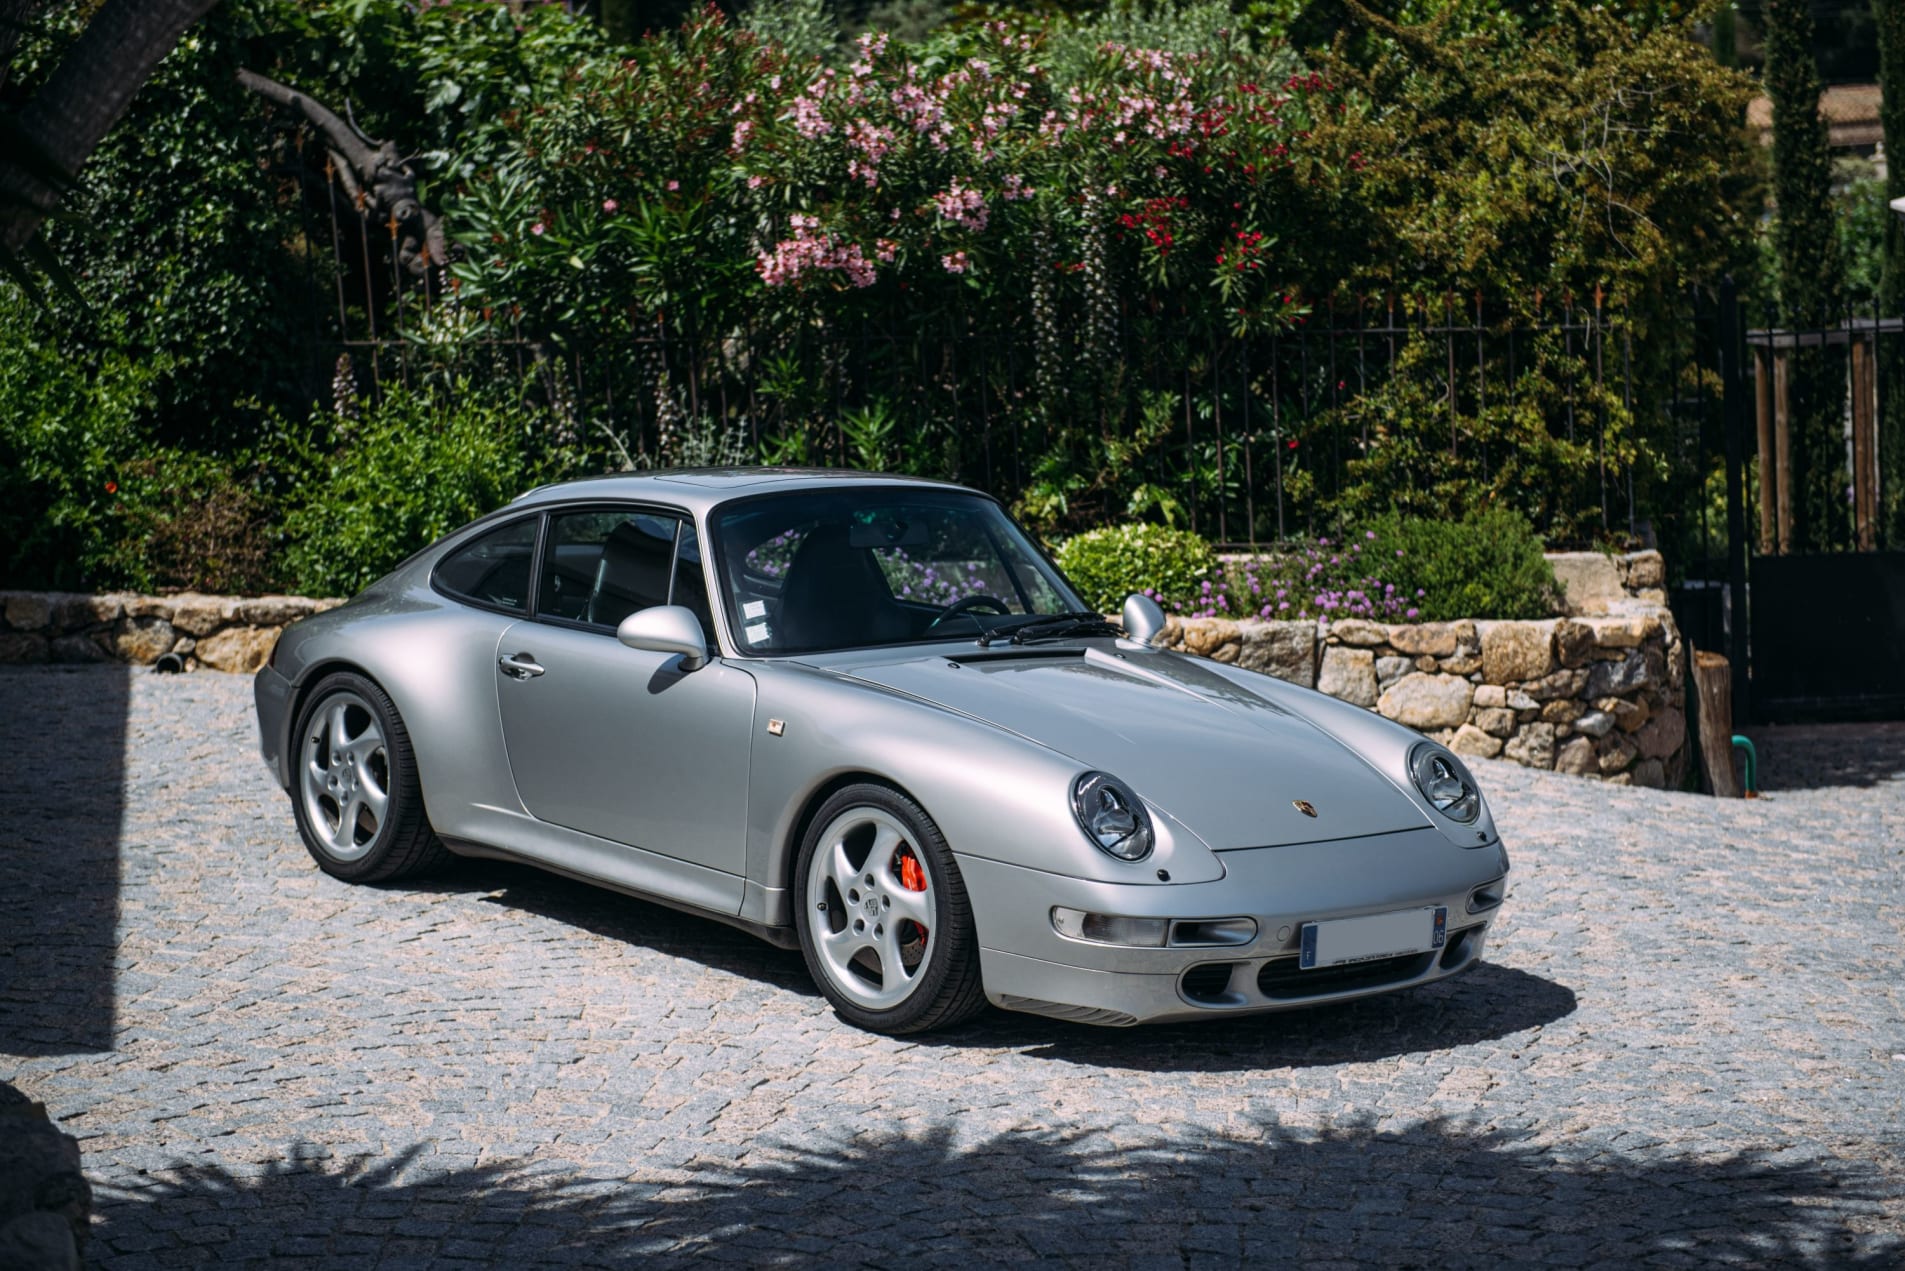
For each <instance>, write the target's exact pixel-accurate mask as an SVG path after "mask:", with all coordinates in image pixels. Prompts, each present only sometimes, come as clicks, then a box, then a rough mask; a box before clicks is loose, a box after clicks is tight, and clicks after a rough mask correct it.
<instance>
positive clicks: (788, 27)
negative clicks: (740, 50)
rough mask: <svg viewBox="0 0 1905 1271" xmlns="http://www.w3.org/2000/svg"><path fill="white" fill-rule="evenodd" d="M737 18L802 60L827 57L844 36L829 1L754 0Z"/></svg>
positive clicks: (768, 42) (766, 40) (738, 21)
mask: <svg viewBox="0 0 1905 1271" xmlns="http://www.w3.org/2000/svg"><path fill="white" fill-rule="evenodd" d="M736 21H737V23H738V25H739V26H740V27H741V29H742V30H744V31H751V32H752V33H754V34H755V35H756V36H758V37H760V39H761V41H762V43H765V44H774V45H778V46H779V47H780V48H783V49H785V50H786V51H787V55H788V56H789V57H792V58H796V59H800V60H805V59H807V58H822V57H826V56H827V55H828V54H830V53H832V52H833V51H834V49H835V48H836V47H838V46H839V44H840V39H841V35H840V23H839V21H838V20H837V19H836V18H835V17H834V14H833V10H832V8H831V7H830V6H829V5H828V4H827V0H753V3H752V4H749V5H748V6H747V8H745V9H743V10H742V11H741V15H740V17H739V18H738V19H736Z"/></svg>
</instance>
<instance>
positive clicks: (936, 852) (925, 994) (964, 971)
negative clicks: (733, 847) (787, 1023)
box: [794, 782, 986, 1035]
mask: <svg viewBox="0 0 1905 1271" xmlns="http://www.w3.org/2000/svg"><path fill="white" fill-rule="evenodd" d="M867 809H872V810H875V811H877V812H879V813H884V814H885V815H886V816H887V817H890V818H891V819H892V820H893V821H896V822H898V824H899V826H900V828H901V829H902V830H903V831H904V835H905V843H906V844H907V845H910V846H912V847H913V848H915V849H917V851H918V852H919V854H920V855H921V856H922V857H923V858H924V864H925V865H926V868H927V877H928V878H929V879H930V885H929V886H928V888H927V896H926V900H927V902H928V903H929V905H930V910H931V913H932V915H933V921H934V924H935V928H934V929H935V931H936V933H937V934H936V938H935V939H932V940H930V941H925V950H924V953H923V955H922V959H921V960H922V965H919V966H917V968H916V969H915V971H914V975H913V978H914V980H915V981H916V983H914V985H913V987H912V989H911V991H910V993H909V995H908V996H907V997H906V998H905V1000H904V1001H901V1002H900V1003H898V1004H897V1005H895V1006H893V1007H890V1008H886V1009H871V1008H869V1007H867V1006H865V1005H863V1004H861V1003H858V1002H855V1001H853V1000H852V999H851V998H850V997H848V996H847V995H846V994H845V993H843V992H842V991H841V990H840V989H839V988H838V987H837V986H836V985H835V984H834V982H833V980H832V979H831V977H830V973H829V971H828V968H827V966H826V965H825V964H824V963H823V962H822V960H821V955H820V953H819V951H818V949H817V947H816V940H817V938H818V934H819V933H818V932H817V930H816V928H815V920H816V919H817V918H821V917H822V916H823V915H826V914H827V912H828V911H827V910H824V909H821V908H820V907H819V902H820V901H821V899H822V898H821V897H819V896H816V895H812V894H810V892H811V890H812V883H811V882H810V876H811V875H812V873H813V864H814V857H815V854H816V853H817V852H819V851H820V850H821V840H822V836H823V835H824V834H825V833H826V831H827V829H828V827H829V826H831V825H832V824H834V822H836V821H837V820H838V819H839V818H841V817H842V816H844V815H846V814H848V813H853V812H856V811H862V810H867ZM794 893H795V895H794V906H795V918H794V926H795V929H796V931H797V932H798V933H799V936H800V951H801V955H802V956H803V957H804V958H805V959H806V961H807V971H808V973H809V974H810V975H812V976H813V979H814V983H815V984H817V985H818V986H819V987H820V991H821V992H822V993H824V994H825V995H826V997H827V1000H828V1002H830V1003H831V1004H832V1006H833V1008H834V1011H835V1013H836V1014H838V1015H839V1016H840V1018H841V1019H844V1020H845V1021H847V1022H848V1023H849V1024H853V1025H855V1026H856V1027H859V1028H864V1029H867V1030H868V1031H870V1032H876V1033H889V1034H895V1035H899V1034H906V1033H923V1032H926V1031H927V1030H929V1029H935V1028H946V1027H949V1026H951V1025H954V1024H957V1023H959V1022H960V1021H962V1020H966V1019H969V1018H971V1017H972V1016H973V1015H975V1014H977V1013H978V1012H980V1011H981V1010H983V1009H985V1005H986V997H985V987H984V985H983V984H982V983H981V980H980V974H979V938H978V935H977V933H976V932H975V930H974V929H973V922H972V904H971V901H970V900H969V899H968V897H967V895H966V886H965V882H964V880H963V879H961V878H960V876H959V867H958V865H957V864H955V863H954V861H953V854H952V849H951V848H949V847H948V846H947V845H946V839H945V837H944V836H943V835H942V834H940V832H939V827H938V826H936V825H934V824H933V820H932V818H931V817H929V816H927V815H926V813H925V811H924V810H923V809H921V808H920V806H919V805H918V804H917V803H915V802H913V800H911V799H910V798H908V797H907V796H906V795H904V794H901V793H900V792H899V791H897V790H894V789H892V788H891V787H888V786H883V785H875V784H872V783H870V782H869V783H865V784H860V785H852V786H847V787H846V788H844V789H842V790H839V791H837V792H835V793H834V795H833V796H832V797H831V798H829V799H828V800H827V801H826V802H825V803H823V804H821V806H820V809H819V811H818V812H816V813H815V814H814V817H813V819H812V821H811V822H810V823H809V824H808V827H807V833H806V834H805V836H804V837H803V838H802V840H801V844H800V853H799V855H798V856H797V857H796V859H795V865H794ZM829 921H831V920H829Z"/></svg>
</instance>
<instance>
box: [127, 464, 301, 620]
mask: <svg viewBox="0 0 1905 1271" xmlns="http://www.w3.org/2000/svg"><path fill="white" fill-rule="evenodd" d="M270 479H271V478H270V474H268V473H267V472H266V471H264V470H263V469H261V468H260V467H259V466H258V464H257V463H256V462H255V461H254V460H253V458H252V456H250V455H249V454H247V453H245V452H240V453H238V454H236V455H232V456H226V455H216V454H204V453H200V452H195V451H188V450H176V449H157V450H153V451H151V452H150V453H147V454H142V455H140V456H138V457H136V458H133V459H131V460H129V461H127V462H126V463H124V464H122V465H120V467H119V469H118V476H117V478H116V480H115V482H114V484H116V485H117V486H118V487H119V488H118V491H117V502H116V504H115V505H114V518H113V530H114V533H113V534H112V535H111V537H110V539H109V540H108V541H106V542H105V543H103V544H102V547H101V552H100V557H99V560H100V566H101V573H102V575H103V576H104V577H106V578H107V579H109V580H110V581H111V582H112V583H113V584H114V585H117V586H122V587H126V588H129V589H131V590H134V591H145V592H152V591H206V592H213V593H216V594H223V595H241V596H242V595H258V594H259V593H261V592H267V591H274V590H276V589H277V587H278V582H279V580H278V576H277V573H276V569H275V562H274V559H273V557H274V552H273V548H274V546H275V530H274V527H273V525H272V521H273V516H272V505H271V502H270V500H269V498H268V497H267V494H266V487H267V486H268V484H269V482H270Z"/></svg>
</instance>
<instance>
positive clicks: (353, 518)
mask: <svg viewBox="0 0 1905 1271" xmlns="http://www.w3.org/2000/svg"><path fill="white" fill-rule="evenodd" d="M550 425H551V420H550V418H549V413H548V412H547V411H546V410H545V409H542V408H539V407H538V406H537V405H536V404H535V403H533V402H531V401H529V400H526V399H525V397H524V396H523V395H522V393H521V392H519V391H513V390H497V389H479V388H475V387H473V386H471V385H469V384H467V383H458V384H454V385H450V386H447V387H436V388H424V389H418V390H414V391H399V390H395V389H393V390H391V391H390V392H388V393H387V394H386V395H385V397H384V398H383V400H382V402H381V403H380V404H378V405H376V406H373V407H371V408H369V409H368V410H367V411H366V412H365V413H364V416H363V418H362V419H360V420H339V419H336V418H335V417H333V416H330V415H328V414H324V413H320V414H317V415H315V416H314V417H313V419H312V422H311V429H310V431H311V433H312V434H313V435H314V437H315V438H316V440H313V439H312V438H311V437H288V438H287V440H286V445H285V448H286V450H287V452H288V454H289V456H290V457H291V459H292V461H293V465H294V466H295V467H296V468H297V469H299V470H300V474H299V477H298V480H297V484H296V486H295V488H293V489H292V490H290V491H289V492H288V498H289V499H290V501H291V510H290V512H289V513H288V515H286V517H285V519H284V526H283V531H284V538H285V541H286V545H285V551H284V558H283V565H282V568H283V573H284V574H285V576H286V578H287V580H288V581H289V582H290V584H291V585H292V587H293V589H294V590H297V591H299V592H302V593H304V594H306V595H314V596H325V595H329V596H348V595H352V594H354V593H356V592H358V591H361V590H362V589H363V588H364V587H366V586H368V585H369V584H370V583H372V582H375V581H376V580H377V579H378V578H380V577H382V576H383V575H384V574H385V573H387V572H389V570H390V569H391V568H392V567H393V566H395V565H396V564H397V563H398V562H399V561H401V560H403V559H404V557H406V556H408V555H410V554H411V553H412V552H415V551H416V550H417V549H418V548H420V547H424V546H427V545H428V544H429V543H431V542H432V541H434V540H435V539H437V538H440V537H442V536H443V535H444V534H447V533H448V532H449V531H451V530H453V529H455V528H457V527H458V526H459V525H462V524H464V523H465V522H466V521H469V520H471V519H473V518H475V517H477V516H480V515H482V514H483V513H485V512H488V511H490V510H492V509H494V508H497V507H500V506H502V505H503V504H504V503H505V502H507V501H508V500H510V499H512V498H515V497H516V496H517V495H519V494H521V493H522V492H523V491H525V490H527V489H529V488H530V487H531V486H534V485H537V484H539V483H540V482H542V481H545V480H549V479H551V478H553V477H555V476H557V475H559V469H560V468H561V467H562V466H563V463H564V458H563V456H562V454H561V452H559V451H558V450H557V449H556V448H555V446H554V445H553V444H552V442H551V439H550V438H551V432H552V431H553V430H552V428H551V426H550Z"/></svg>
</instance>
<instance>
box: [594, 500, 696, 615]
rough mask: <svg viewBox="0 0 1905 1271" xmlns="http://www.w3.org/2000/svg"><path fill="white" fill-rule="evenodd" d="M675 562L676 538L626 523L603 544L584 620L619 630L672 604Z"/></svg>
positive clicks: (611, 533) (631, 522)
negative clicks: (638, 616)
mask: <svg viewBox="0 0 1905 1271" xmlns="http://www.w3.org/2000/svg"><path fill="white" fill-rule="evenodd" d="M674 559H675V540H674V538H673V536H672V535H671V536H669V537H667V538H660V537H657V536H656V535H654V534H651V533H649V532H647V531H645V530H643V529H642V528H641V527H640V526H639V525H637V524H636V523H635V522H634V521H623V522H622V523H621V524H620V525H618V526H616V527H615V528H614V529H613V530H611V531H610V532H609V536H608V539H607V540H606V541H605V542H604V543H603V544H602V559H601V561H600V563H599V564H597V565H596V567H595V586H594V588H593V589H591V590H590V592H589V603H588V606H587V608H586V609H584V610H583V614H582V620H583V621H584V622H592V623H597V624H600V625H601V626H605V627H617V626H620V625H621V623H622V619H624V618H626V617H628V615H630V614H632V613H635V612H637V611H638V610H642V609H647V608H649V607H650V606H652V605H664V604H667V603H668V573H669V569H670V567H671V566H672V565H673V564H674Z"/></svg>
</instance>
